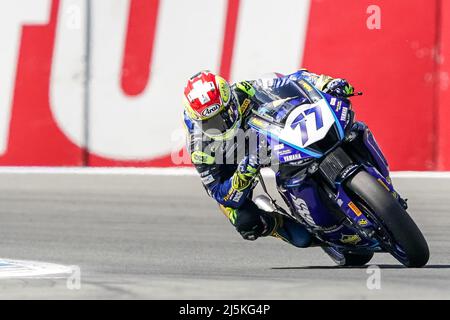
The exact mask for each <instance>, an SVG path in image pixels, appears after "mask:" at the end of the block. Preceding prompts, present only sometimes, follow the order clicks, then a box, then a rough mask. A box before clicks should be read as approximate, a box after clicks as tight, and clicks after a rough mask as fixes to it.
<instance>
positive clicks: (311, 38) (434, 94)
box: [0, 0, 450, 170]
mask: <svg viewBox="0 0 450 320" xmlns="http://www.w3.org/2000/svg"><path fill="white" fill-rule="evenodd" d="M201 1H202V0H199V1H197V2H196V3H197V5H198V6H199V7H201V6H200V5H203V6H206V5H208V6H211V8H215V9H214V10H216V11H214V12H216V13H210V14H211V15H212V16H211V21H217V20H218V21H219V23H217V24H216V25H217V26H218V27H219V28H223V30H222V29H220V30H216V31H217V32H215V33H214V34H211V33H208V32H209V31H208V30H206V31H205V30H202V29H198V28H197V27H196V26H193V25H192V26H191V25H183V26H177V25H176V24H173V25H174V26H175V27H176V28H179V29H180V28H181V30H183V29H187V30H188V29H189V28H191V29H192V30H197V32H198V33H199V34H200V36H199V37H197V38H196V37H195V34H196V33H197V32H196V33H195V34H194V35H193V34H192V33H191V34H188V35H186V37H187V38H189V37H193V40H192V41H191V42H192V47H187V46H186V45H184V44H181V45H180V46H179V47H178V46H177V45H176V43H174V44H173V46H174V47H173V49H171V50H169V51H168V52H170V53H171V55H173V59H169V60H168V61H170V63H166V64H162V63H161V61H162V60H161V59H162V58H161V55H158V54H157V50H161V47H162V46H164V43H165V41H170V40H171V38H170V37H171V36H170V34H172V36H173V35H174V34H176V33H171V32H172V31H173V30H167V28H168V24H167V22H166V21H167V17H170V14H172V13H171V12H173V10H169V9H170V8H171V6H174V5H176V3H175V1H173V0H151V1H148V0H130V2H129V6H127V7H124V6H122V7H120V6H119V5H117V4H114V5H113V4H111V11H110V12H109V14H112V15H118V17H120V15H121V14H123V13H124V11H123V10H128V11H127V12H125V13H126V14H128V19H127V21H126V32H125V34H124V41H123V42H124V43H123V48H124V49H123V51H122V54H121V55H120V56H115V57H112V58H111V57H105V60H108V59H116V60H114V61H117V60H120V61H119V62H120V66H121V70H120V72H119V73H120V74H119V76H118V77H117V83H118V88H119V90H122V91H123V95H124V96H126V97H127V99H128V100H126V101H129V102H130V105H124V107H123V108H125V109H126V108H149V107H150V108H153V110H155V118H156V120H155V119H153V120H152V121H154V122H155V121H157V122H158V125H159V129H158V131H155V132H151V131H143V132H146V134H149V136H145V135H143V136H142V137H140V138H139V141H137V140H136V139H135V138H133V139H131V138H130V140H128V141H127V142H126V143H127V144H129V145H130V148H128V149H126V148H125V149H126V150H129V151H127V152H128V153H123V154H122V153H121V151H118V152H114V144H115V143H116V141H114V140H111V141H108V140H107V137H103V138H102V140H101V142H102V141H103V142H102V143H103V144H104V143H105V141H106V143H108V145H107V146H106V147H107V148H105V145H101V144H98V143H97V142H96V141H97V140H96V139H97V136H96V135H97V133H96V132H97V131H95V130H92V129H93V128H92V123H95V124H100V125H102V123H103V122H104V121H109V118H108V113H105V111H104V110H103V111H102V113H96V112H92V114H91V115H90V116H91V120H90V121H91V122H90V123H91V124H89V123H87V122H86V121H88V118H89V117H86V114H84V113H83V106H82V105H77V108H78V107H79V108H80V109H79V112H73V110H72V109H71V108H72V106H70V107H69V102H71V101H72V100H73V98H77V97H75V96H72V94H73V93H74V92H78V91H76V90H78V89H77V85H79V84H80V83H81V84H82V83H83V75H84V76H85V74H84V72H85V69H84V66H83V64H80V67H79V69H76V72H73V73H70V74H67V77H65V78H67V79H59V78H58V77H59V76H60V72H61V70H58V72H59V73H55V65H57V63H56V62H55V59H56V58H55V56H56V49H55V48H56V47H57V46H56V44H55V42H57V39H58V38H57V36H56V34H57V32H58V30H59V31H60V32H61V30H62V31H64V32H65V33H64V35H65V36H73V35H75V34H78V35H79V34H80V33H82V34H84V33H83V32H85V30H83V29H80V30H78V29H76V28H74V29H73V30H69V31H68V30H67V29H64V28H65V27H66V26H65V24H67V21H66V20H64V21H63V20H61V19H67V17H66V16H65V15H66V12H65V11H63V9H62V8H63V7H64V8H66V9H67V8H69V9H70V8H71V7H68V2H64V0H39V1H37V0H30V4H33V5H35V6H40V7H39V8H42V9H43V10H46V7H45V6H46V5H47V4H49V6H48V21H47V22H46V23H33V22H31V21H33V19H31V20H30V22H29V23H27V22H26V21H28V20H25V24H24V25H23V27H22V28H21V37H20V44H19V47H18V50H17V52H18V53H17V69H16V70H15V73H14V74H12V75H11V76H12V77H14V86H13V87H14V88H13V92H12V100H11V118H10V121H9V125H8V135H7V137H4V138H5V139H7V147H6V150H5V151H4V153H3V154H0V165H57V166H58V165H74V166H78V165H93V166H170V165H173V164H172V162H171V159H170V155H168V154H167V153H168V151H166V152H159V151H158V152H156V153H152V152H151V140H149V138H150V137H151V136H153V135H155V136H157V135H170V134H171V130H168V131H167V132H162V131H161V128H164V126H163V125H161V123H162V124H163V123H164V121H167V122H170V123H171V124H172V127H173V124H174V123H177V124H178V123H180V124H181V121H180V119H175V120H174V117H173V116H171V117H169V119H165V118H164V112H165V110H166V111H167V110H169V108H170V110H172V111H173V110H174V109H173V108H177V109H178V110H179V113H180V114H181V112H182V108H181V104H177V101H178V100H180V99H174V98H173V97H171V99H173V100H170V103H168V102H167V101H165V100H161V98H157V99H156V100H155V98H152V100H151V101H152V105H151V106H148V105H146V102H145V101H150V100H145V99H144V100H143V102H142V103H143V104H142V105H134V106H131V102H133V101H136V99H140V98H141V97H142V96H144V95H145V94H146V90H150V93H151V94H153V95H154V92H153V93H152V92H151V91H152V90H153V89H154V88H159V87H158V86H156V85H155V84H158V83H159V82H161V81H163V82H164V81H166V82H167V86H165V87H168V86H171V85H172V82H176V83H177V84H176V85H174V87H173V90H172V92H174V94H173V95H177V96H180V95H181V89H182V88H181V87H180V88H179V87H178V86H181V85H180V84H181V83H182V82H183V81H184V79H185V78H186V77H187V76H189V75H190V74H192V73H194V72H195V71H196V70H197V69H198V68H200V67H209V68H210V69H212V70H213V71H214V70H215V71H217V72H219V71H220V70H222V71H224V72H226V73H227V75H228V76H229V77H230V78H232V79H234V77H233V70H237V69H239V66H237V65H236V64H233V62H236V61H237V60H239V61H241V62H242V59H237V55H238V54H239V43H240V44H241V45H242V43H243V42H242V41H240V42H239V41H237V40H236V41H235V37H237V38H239V36H240V35H242V34H245V32H243V31H245V28H247V27H248V23H250V22H251V23H255V21H256V22H257V21H258V20H257V19H258V15H259V14H261V15H264V14H266V15H267V12H269V14H270V10H269V9H267V8H269V7H270V6H269V2H267V3H266V2H265V1H258V2H255V1H254V0H243V1H239V0H221V1H217V4H211V2H209V1H206V0H205V1H203V2H201ZM244 1H253V2H255V3H258V5H260V7H261V8H262V9H261V10H262V11H261V12H259V11H258V10H252V11H251V12H252V14H254V16H251V17H249V16H248V14H249V13H248V12H249V11H248V7H246V4H248V3H245V2H244ZM253 2H252V3H253ZM37 3H39V4H37ZM81 3H84V1H80V4H81ZM111 3H112V2H111ZM249 3H250V2H249ZM277 4H278V3H277ZM64 5H65V6H64ZM116 5H117V6H116ZM178 5H179V4H178ZM266 5H267V8H266V9H264V7H265V6H266ZM278 5H279V6H281V7H283V6H286V8H287V9H290V8H298V3H297V2H296V1H293V0H282V1H279V4H278ZM370 5H376V6H378V7H379V8H380V13H381V29H379V30H378V29H374V30H371V29H369V28H368V27H367V19H368V18H369V17H370V15H371V13H368V12H367V8H368V7H369V6H370ZM2 6H3V7H2V8H1V9H2V10H3V11H4V12H5V10H8V6H9V7H13V6H17V4H15V3H13V2H10V3H9V4H3V5H2ZM214 6H216V7H214ZM211 8H210V9H208V10H209V11H208V12H212V11H211ZM66 9H65V10H66ZM206 9H207V8H206ZM206 9H205V10H206ZM84 10H85V8H84V7H80V12H81V15H82V16H81V23H82V26H83V24H84V21H85V20H84V18H85V17H83V12H84ZM264 10H265V11H264ZM197 11H198V10H197ZM289 11H291V12H290V13H291V14H292V10H287V11H286V12H289ZM102 12H103V10H99V9H98V10H97V11H96V14H95V15H94V16H93V19H94V20H93V22H94V26H96V24H95V21H96V20H95V19H97V18H98V17H99V16H98V14H103V13H102ZM244 13H245V14H247V16H246V15H245V14H244ZM294 14H295V12H294ZM302 14H303V12H298V16H299V19H300V20H301V19H302V18H301V17H302ZM172 20H174V21H175V20H177V19H176V17H175V16H174V17H173V19H172ZM289 20H292V19H289ZM147 21H149V23H146V22H147ZM177 21H178V20H177ZM195 21H196V20H195V19H192V21H189V23H194V22H195ZM249 21H250V22H249ZM252 21H253V22H252ZM300 22H301V21H300ZM300 22H299V23H298V28H300V29H301V31H300V33H304V32H306V36H305V41H304V43H305V45H304V48H303V41H301V42H302V43H301V48H302V49H301V51H300V54H299V56H298V60H297V61H292V65H293V66H294V67H292V69H295V67H306V68H308V69H309V70H311V71H314V72H317V73H326V74H330V75H332V76H336V77H337V76H342V77H345V78H347V79H348V80H349V81H350V82H351V83H353V84H354V86H355V87H356V89H357V90H361V91H363V92H364V95H363V96H362V97H355V98H353V102H354V105H355V109H356V111H357V118H358V119H359V120H362V121H365V122H366V123H367V124H368V125H369V126H370V127H371V129H372V130H373V132H374V133H375V136H376V137H377V140H378V142H379V144H380V145H381V148H382V149H383V151H384V152H385V153H386V156H387V158H388V160H389V162H390V165H391V169H393V170H436V169H438V170H450V125H449V124H448V122H447V119H449V116H450V108H449V103H450V92H449V90H450V89H449V86H450V84H449V71H450V43H449V41H450V4H449V3H448V1H442V0H409V1H390V0H377V1H373V0H370V1H369V0H359V1H354V0H339V1H336V0H311V2H310V7H309V17H308V23H307V28H306V29H305V31H302V30H303V29H302V28H304V27H302V26H301V23H300ZM419 22H420V23H419ZM0 23H3V24H5V23H6V22H4V21H3V22H0ZM246 23H247V24H246ZM264 23H267V19H265V22H264ZM277 23H278V24H281V23H282V22H281V21H278V22H277ZM142 26H145V28H143V27H142ZM175 27H171V28H175ZM279 27H280V28H281V29H283V26H282V25H280V26H279ZM4 28H6V29H4V30H11V32H13V29H12V28H11V25H9V24H8V25H5V27H4ZM164 28H166V29H164ZM196 28H197V29H196ZM211 28H212V27H211ZM300 29H299V30H300ZM77 30H78V31H77ZM72 31H73V33H71V32H72ZM77 32H78V33H77ZM166 34H168V35H169V36H166ZM280 36H282V37H287V38H286V39H284V38H283V41H284V43H290V44H292V42H294V44H295V41H297V40H295V41H292V39H290V38H289V33H280ZM105 37H119V35H117V32H115V33H113V32H111V33H110V34H105ZM224 38H226V39H228V40H230V41H231V42H230V41H224ZM75 39H76V40H74V41H75V42H76V41H79V39H78V38H75ZM203 39H209V40H207V41H206V40H205V41H204V40H203ZM211 39H214V41H211ZM296 39H297V38H296ZM241 40H242V39H241ZM81 41H86V39H84V40H83V39H82V40H81ZM248 41H252V39H251V38H249V39H248ZM268 41H269V42H270V39H268ZM244 43H245V42H244ZM255 45H260V44H259V43H255ZM93 48H94V50H95V49H96V45H95V43H94V44H93ZM199 48H206V49H203V50H200V49H199ZM241 53H242V52H241ZM80 54H84V52H80ZM202 54H203V55H205V58H204V59H200V58H201V57H200V58H199V59H198V61H203V60H204V61H209V60H211V59H210V56H213V57H214V59H216V56H217V59H216V60H214V59H213V60H214V62H210V63H209V64H208V65H205V66H203V65H202V64H201V63H193V64H192V70H190V69H189V68H187V69H189V72H190V74H189V73H187V72H184V71H183V72H180V73H176V72H174V73H173V78H171V79H168V78H167V76H165V75H164V74H163V72H162V70H164V69H165V68H168V67H172V68H173V67H174V65H175V66H176V65H177V63H179V64H180V63H181V62H180V61H177V60H180V59H181V58H183V56H188V55H192V56H193V57H195V56H198V55H202ZM80 57H83V56H82V55H81V56H80ZM165 57H166V58H167V54H166V55H165ZM1 58H2V56H1V54H0V59H1ZM264 58H266V59H268V58H269V57H264ZM208 59H209V60H208ZM270 59H272V60H268V61H269V62H271V63H270V65H274V66H276V63H277V59H278V61H284V60H285V59H284V58H283V57H281V58H280V57H270ZM189 61H190V60H189V59H187V60H186V62H184V61H182V65H183V66H186V65H189ZM100 62H102V61H99V60H94V61H92V63H93V64H94V67H95V66H96V63H100ZM71 63H74V64H75V65H76V63H77V61H76V59H75V61H74V62H73V61H70V60H68V63H67V64H68V69H70V67H71ZM102 63H103V62H102ZM158 63H159V64H158ZM211 64H212V65H211ZM59 66H60V65H59ZM180 66H181V64H180ZM260 69H261V70H260V73H265V72H268V71H273V70H265V69H264V65H261V66H260ZM255 71H256V70H255ZM276 71H281V72H289V71H293V70H276ZM52 75H53V78H52ZM55 75H56V78H55ZM97 76H98V75H97ZM104 76H106V75H104ZM80 77H81V78H80ZM1 81H2V78H1V77H0V83H1ZM52 81H53V82H52ZM55 81H57V82H58V81H59V83H64V86H65V87H64V90H66V91H65V93H66V94H67V102H68V106H67V110H63V112H62V113H61V108H64V106H61V105H59V106H58V108H59V109H58V108H56V104H55V94H54V91H55V89H54V88H53V87H52V83H53V85H54V83H55ZM64 81H66V82H64ZM150 86H151V87H150ZM163 87H164V86H163ZM52 88H53V89H52ZM52 90H53V91H52ZM155 90H157V89H155ZM155 90H153V91H155ZM175 91H176V92H179V93H175ZM168 92H169V91H168ZM81 93H82V92H81ZM170 95H172V94H170ZM2 97H3V96H1V95H0V99H2ZM78 98H79V100H80V103H82V102H83V99H84V98H83V97H81V96H79V97H78ZM158 99H159V100H158ZM174 101H175V102H174ZM112 102H113V101H112ZM0 103H1V100H0ZM92 104H95V101H94V102H93V103H91V106H90V107H91V108H94V107H96V106H95V105H92ZM0 107H2V106H1V105H0ZM177 112H178V111H177ZM72 113H73V114H72ZM61 114H62V115H64V114H66V116H64V117H61ZM171 114H175V113H174V112H172V113H171ZM116 117H117V116H116ZM180 117H181V116H180ZM124 119H127V118H126V117H124ZM137 119H139V117H138V118H137ZM158 119H161V120H158ZM116 120H117V119H116ZM139 120H140V121H141V123H140V125H142V124H144V125H145V123H143V122H142V121H145V119H142V117H141V119H139ZM92 121H94V122H92ZM124 121H126V120H124ZM127 125H128V126H129V128H130V132H131V131H133V130H131V129H133V127H134V126H137V123H132V122H130V123H128V124H127ZM149 126H150V127H151V125H149ZM127 131H128V130H125V131H123V134H124V135H125V136H126V137H128V136H127V134H128V132H127ZM92 132H93V133H92ZM86 133H87V135H86ZM102 134H104V133H102ZM92 135H93V136H92ZM129 136H130V137H133V135H131V134H130V135H129ZM0 138H1V137H0ZM92 141H93V142H94V143H92ZM124 141H126V139H123V140H121V141H119V142H117V144H118V145H119V144H123V143H124ZM146 141H149V143H148V144H147V145H146ZM86 145H88V146H89V150H86V147H85V146H86ZM98 145H99V146H100V147H98ZM133 145H136V148H140V146H145V147H146V148H148V149H149V152H147V154H148V155H149V156H145V155H144V156H139V157H135V158H134V157H133V152H135V151H136V150H135V149H133ZM96 148H97V149H96ZM119 149H120V148H119ZM125 149H124V150H125ZM96 150H99V151H96ZM102 150H107V151H108V152H109V153H108V152H104V151H102ZM111 150H112V151H111ZM167 150H170V148H169V146H168V147H167ZM135 153H136V154H141V153H140V152H135ZM111 154H112V155H111ZM116 154H117V155H116ZM142 154H145V153H142Z"/></svg>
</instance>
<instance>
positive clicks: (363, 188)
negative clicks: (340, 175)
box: [346, 171, 430, 267]
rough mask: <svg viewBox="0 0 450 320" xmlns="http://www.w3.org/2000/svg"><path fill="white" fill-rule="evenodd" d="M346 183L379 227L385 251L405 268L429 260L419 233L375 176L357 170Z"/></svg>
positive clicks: (403, 210) (404, 211)
mask: <svg viewBox="0 0 450 320" xmlns="http://www.w3.org/2000/svg"><path fill="white" fill-rule="evenodd" d="M346 186H347V188H348V189H349V190H350V191H351V192H352V193H353V194H354V195H355V196H356V197H357V198H358V201H357V202H361V203H362V204H363V206H364V207H365V209H366V210H364V211H367V212H366V214H367V215H368V218H369V219H370V220H372V222H373V223H375V224H376V225H377V226H378V230H377V231H376V232H377V233H376V237H377V238H378V240H379V241H380V242H381V243H382V246H383V247H384V248H385V249H386V250H387V251H389V252H390V253H391V254H392V255H393V256H394V257H395V258H396V259H397V260H399V261H400V262H401V263H402V264H404V265H405V266H407V267H422V266H424V265H425V264H426V263H427V262H428V259H429V256H430V253H429V249H428V244H427V242H426V240H425V238H424V236H423V235H422V232H421V231H420V230H419V228H418V227H417V225H416V224H415V223H414V221H413V220H412V219H411V217H410V216H409V215H408V213H407V212H406V210H405V209H404V208H403V207H402V206H401V205H400V204H399V202H398V201H397V199H395V198H394V197H393V196H392V194H391V193H390V192H388V191H387V190H386V189H385V188H384V187H383V186H381V184H380V183H378V182H377V181H376V180H375V178H374V177H372V176H371V175H370V174H368V173H367V172H365V171H360V172H358V173H357V174H356V175H355V176H353V177H351V178H350V179H349V180H348V181H347V183H346Z"/></svg>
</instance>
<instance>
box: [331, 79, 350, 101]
mask: <svg viewBox="0 0 450 320" xmlns="http://www.w3.org/2000/svg"><path fill="white" fill-rule="evenodd" d="M354 91H355V90H354V88H353V87H352V86H351V85H350V84H349V83H348V82H347V80H345V79H334V80H331V81H330V82H329V83H328V84H327V85H326V87H325V90H324V92H326V93H329V94H331V95H333V96H336V97H339V98H347V97H348V96H350V95H352V94H353V93H354Z"/></svg>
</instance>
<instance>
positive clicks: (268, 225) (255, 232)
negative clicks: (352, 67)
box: [183, 69, 353, 247]
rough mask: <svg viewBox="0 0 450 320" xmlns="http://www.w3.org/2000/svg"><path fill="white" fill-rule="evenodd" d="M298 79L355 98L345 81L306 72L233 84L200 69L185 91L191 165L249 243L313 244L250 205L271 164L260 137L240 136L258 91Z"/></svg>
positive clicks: (296, 227) (287, 222)
mask: <svg viewBox="0 0 450 320" xmlns="http://www.w3.org/2000/svg"><path fill="white" fill-rule="evenodd" d="M299 79H305V80H307V81H308V82H309V83H311V84H313V85H314V86H315V87H316V88H318V89H319V90H322V91H324V92H327V93H329V94H331V95H334V96H336V97H340V98H345V97H347V96H349V95H351V94H353V87H352V86H351V85H350V84H349V83H348V82H347V81H346V80H344V79H340V78H336V79H333V78H331V77H329V76H326V75H323V74H322V75H318V74H315V73H311V72H309V71H307V70H305V69H302V70H299V71H297V72H294V73H292V74H289V75H286V76H282V75H280V74H276V75H274V77H272V78H269V79H258V80H252V81H239V82H236V83H235V84H233V85H230V84H229V83H228V82H227V81H226V80H225V79H223V78H222V77H220V76H218V75H215V74H213V73H211V72H209V71H201V72H199V73H197V74H195V75H194V76H192V77H191V78H190V79H189V80H188V82H187V85H186V87H185V89H184V96H183V104H184V109H185V110H184V123H185V126H186V128H187V131H188V137H187V149H188V152H189V153H190V155H191V161H192V163H193V164H194V166H195V168H196V169H197V171H198V172H199V174H200V177H201V181H202V183H203V185H204V187H205V189H206V191H207V192H208V194H209V195H210V196H211V197H212V198H214V199H215V200H216V201H217V202H218V204H219V205H220V208H221V210H222V211H223V213H224V214H225V215H226V216H227V217H228V219H229V220H230V222H231V223H232V224H233V225H234V227H235V229H236V230H237V231H238V232H239V233H240V234H241V236H242V237H243V238H244V239H246V240H256V239H257V238H258V237H266V236H274V237H277V238H281V239H282V240H284V241H286V242H288V243H291V244H293V245H295V246H297V247H308V246H310V245H311V243H312V241H313V239H312V236H311V235H310V233H309V232H308V231H307V230H306V229H305V228H304V227H303V226H302V225H300V224H298V223H295V222H294V221H293V220H292V219H291V218H289V217H286V216H283V215H281V214H278V213H276V212H267V211H264V210H261V209H260V208H258V206H257V205H256V204H255V203H254V201H252V193H253V192H252V190H253V188H254V187H255V185H256V181H255V178H256V177H257V175H258V173H259V170H260V168H261V167H262V166H263V165H264V164H265V161H267V157H264V156H262V154H263V153H264V152H261V151H262V150H264V149H266V148H267V146H266V145H265V142H264V141H262V139H260V137H258V138H257V142H256V143H253V144H251V145H248V144H247V143H246V140H243V139H237V138H236V136H237V133H238V131H239V130H243V131H244V132H245V131H246V130H247V129H248V124H247V121H248V119H249V117H250V115H251V113H252V112H251V110H252V109H255V110H256V109H257V108H258V107H259V103H258V99H256V96H257V95H258V93H259V92H258V90H260V89H259V88H260V87H265V88H269V89H276V88H281V87H283V86H285V85H286V84H287V83H289V82H290V81H298V80H299ZM239 154H241V155H242V156H241V157H239Z"/></svg>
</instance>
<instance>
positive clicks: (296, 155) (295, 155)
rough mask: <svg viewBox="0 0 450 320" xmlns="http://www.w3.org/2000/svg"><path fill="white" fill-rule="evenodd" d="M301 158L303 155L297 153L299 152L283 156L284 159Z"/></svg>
mask: <svg viewBox="0 0 450 320" xmlns="http://www.w3.org/2000/svg"><path fill="white" fill-rule="evenodd" d="M301 158H302V155H301V154H298V153H297V154H292V155H290V156H285V157H283V160H284V161H292V160H298V159H301Z"/></svg>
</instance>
